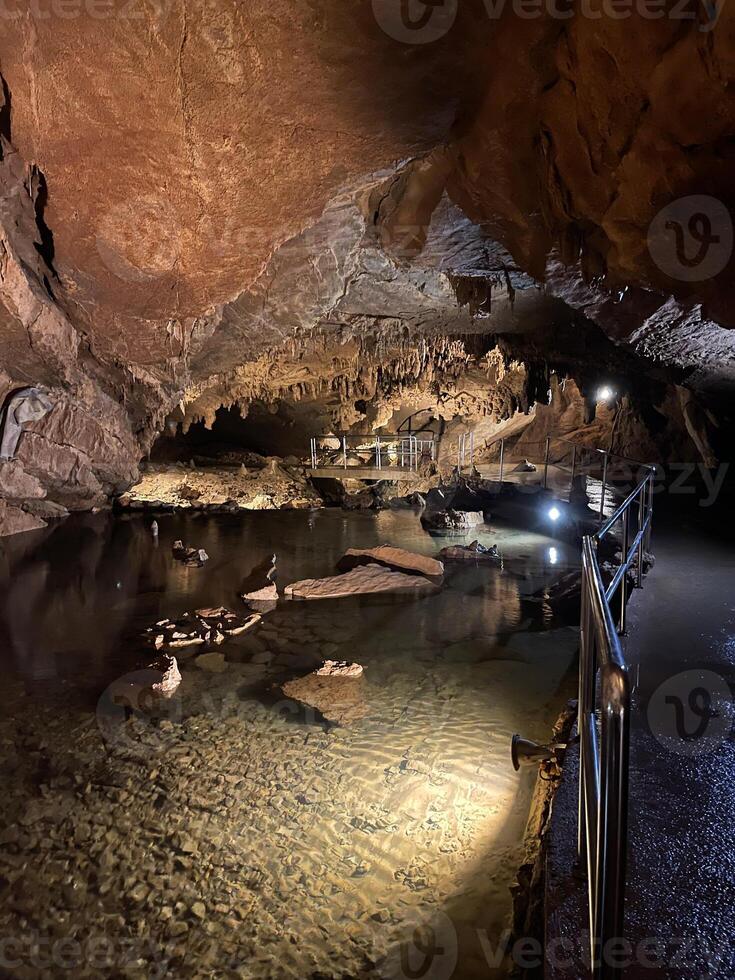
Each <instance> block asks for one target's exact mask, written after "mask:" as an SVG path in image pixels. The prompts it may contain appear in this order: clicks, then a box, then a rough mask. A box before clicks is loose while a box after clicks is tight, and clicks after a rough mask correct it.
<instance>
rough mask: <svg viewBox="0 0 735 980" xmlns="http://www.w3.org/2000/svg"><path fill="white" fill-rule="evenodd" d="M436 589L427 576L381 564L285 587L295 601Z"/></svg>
mask: <svg viewBox="0 0 735 980" xmlns="http://www.w3.org/2000/svg"><path fill="white" fill-rule="evenodd" d="M436 588H437V587H436V585H434V584H433V583H432V582H430V581H429V580H428V579H427V578H424V576H420V575H406V574H405V573H404V572H394V571H391V570H390V569H388V568H384V567H383V566H382V565H361V566H360V567H359V568H355V569H353V570H352V571H351V572H346V573H345V574H344V575H334V576H331V577H330V578H322V579H313V578H309V579H304V580H303V581H301V582H294V583H293V584H292V585H287V586H286V589H285V594H286V595H287V596H290V597H291V598H293V599H341V598H345V597H347V596H354V595H371V594H379V593H415V594H426V593H428V592H434V591H435V590H436Z"/></svg>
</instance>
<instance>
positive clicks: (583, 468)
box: [457, 431, 649, 520]
mask: <svg viewBox="0 0 735 980" xmlns="http://www.w3.org/2000/svg"><path fill="white" fill-rule="evenodd" d="M506 442H507V440H506V438H505V437H503V438H500V439H496V440H494V441H492V442H489V443H487V444H486V445H485V446H484V447H483V455H484V454H486V453H487V452H488V451H491V452H492V450H493V449H494V447H495V446H498V447H499V466H500V469H499V473H498V475H497V480H498V482H499V483H503V481H504V479H505V477H506V476H507V473H506V464H507V462H508V456H509V452H508V448H507V445H506ZM533 445H534V443H531V444H529V443H525V444H524V452H526V453H528V452H529V450H530V448H531V447H532V446H533ZM535 445H536V446H537V447H538V449H539V450H540V451H539V452H537V453H534V452H530V456H529V457H528V461H529V462H532V463H534V465H537V466H538V467H543V479H542V481H541V485H542V486H543V488H544V490H548V489H549V471H550V469H551V468H552V467H553V468H554V469H555V470H557V471H562V472H564V473H568V474H569V484H570V487H573V486H574V481H575V479H576V478H577V477H579V476H590V477H592V476H593V475H594V474H597V476H596V478H598V479H599V480H600V503H599V515H600V520H602V519H603V518H604V516H605V503H606V500H607V495H608V491H612V490H613V489H614V488H615V484H616V483H619V482H626V481H627V480H628V479H629V478H630V477H633V478H634V479H636V481H637V479H638V472H639V471H640V470H644V471H647V470H648V469H649V467H648V464H646V463H641V462H639V461H638V460H634V459H630V458H629V457H627V456H621V455H620V454H619V453H613V452H611V451H610V450H607V449H597V448H595V447H593V446H582V445H580V444H579V443H577V442H574V441H573V440H571V439H565V438H564V437H562V436H548V437H547V438H546V439H540V440H538V442H537V443H535ZM557 445H559V446H562V447H563V449H562V452H561V453H554V452H553V451H552V450H553V447H556V446H557ZM476 453H477V450H476V445H475V433H474V432H471V431H470V432H464V433H462V434H461V435H460V437H459V441H458V444H457V464H458V466H459V471H460V473H461V472H462V470H463V469H465V468H467V467H468V466H469V467H470V468H472V467H474V466H475V457H476ZM531 457H535V459H534V458H531ZM621 464H622V467H623V468H625V473H624V474H621V473H620V469H621ZM479 465H482V463H480V464H479ZM631 467H632V468H634V469H635V474H634V473H633V472H632V471H631ZM616 473H617V475H618V477H619V478H620V479H617V480H616ZM557 483H558V480H557Z"/></svg>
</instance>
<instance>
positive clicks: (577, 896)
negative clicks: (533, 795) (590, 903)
mask: <svg viewBox="0 0 735 980" xmlns="http://www.w3.org/2000/svg"><path fill="white" fill-rule="evenodd" d="M672 504H675V505H676V506H672ZM684 505H685V506H683V507H682V506H681V498H679V500H678V501H672V500H670V499H668V500H667V499H664V500H663V501H660V502H657V505H656V508H657V509H656V510H655V512H654V541H653V550H654V552H655V555H656V565H655V567H654V569H653V570H652V571H651V572H650V573H649V575H648V576H647V578H646V580H645V585H644V588H643V589H642V590H641V591H635V592H634V593H633V596H632V598H631V601H630V605H629V616H628V635H627V637H626V639H625V641H624V649H625V656H626V660H627V661H628V664H629V669H630V674H631V681H632V685H633V716H632V726H631V785H630V808H629V820H630V860H629V873H628V891H627V908H626V923H625V935H626V939H627V940H628V941H629V942H630V943H631V945H632V954H631V955H628V952H627V950H626V951H625V956H626V959H625V962H626V964H627V965H626V968H625V970H624V971H623V973H622V976H623V978H624V980H654V978H655V980H658V978H666V980H699V978H702V980H705V978H706V980H733V978H734V977H735V740H734V736H733V723H734V720H735V709H734V708H733V699H734V696H735V532H734V531H733V529H732V527H731V523H730V515H731V514H732V513H733V512H735V510H734V509H733V507H732V505H731V504H726V503H725V502H724V501H723V504H722V505H721V507H720V508H719V512H718V513H717V514H716V513H715V512H714V510H712V509H710V510H707V509H701V508H699V507H698V505H697V502H696V500H691V503H688V502H687V501H686V500H684ZM690 699H691V700H690ZM577 761H578V760H577V752H576V747H573V748H572V749H570V751H569V753H568V755H567V764H566V766H565V769H566V772H565V779H564V782H563V784H562V786H561V788H560V790H559V793H558V795H557V798H556V800H555V803H554V820H553V826H552V834H551V837H550V842H549V859H548V863H547V872H548V873H547V906H546V908H547V956H548V954H549V949H551V948H552V946H553V944H554V943H556V944H562V945H561V947H559V946H558V945H557V946H556V949H561V951H562V952H561V954H560V955H559V956H557V957H556V959H555V961H554V962H553V963H552V962H549V961H548V960H547V969H546V974H545V976H546V978H547V980H580V977H585V976H587V975H588V974H587V973H586V972H585V968H584V966H583V964H582V960H581V957H580V953H579V951H580V950H584V948H585V938H584V935H583V933H584V931H585V930H586V929H587V923H586V915H587V909H586V886H584V885H583V883H582V881H581V879H580V877H579V876H578V875H577V874H575V868H574V861H575V856H576V855H575V850H576V849H575V837H576V817H577V814H576V779H577ZM567 948H569V949H574V950H575V954H574V955H573V956H572V958H571V960H570V959H569V957H567V956H566V955H565V952H566V950H567Z"/></svg>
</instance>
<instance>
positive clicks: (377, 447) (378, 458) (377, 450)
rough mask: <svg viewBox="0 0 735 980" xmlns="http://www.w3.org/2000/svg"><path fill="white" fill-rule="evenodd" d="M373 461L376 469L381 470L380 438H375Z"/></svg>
mask: <svg viewBox="0 0 735 980" xmlns="http://www.w3.org/2000/svg"><path fill="white" fill-rule="evenodd" d="M375 459H376V461H377V464H378V469H379V470H382V469H383V460H382V457H381V453H380V436H376V437H375Z"/></svg>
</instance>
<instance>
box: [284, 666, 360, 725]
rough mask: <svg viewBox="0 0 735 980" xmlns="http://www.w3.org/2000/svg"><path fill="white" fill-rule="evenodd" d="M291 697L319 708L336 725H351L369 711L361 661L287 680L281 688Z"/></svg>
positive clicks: (330, 667) (328, 667) (322, 668)
mask: <svg viewBox="0 0 735 980" xmlns="http://www.w3.org/2000/svg"><path fill="white" fill-rule="evenodd" d="M281 690H282V691H283V693H284V694H285V695H286V697H288V698H292V699H293V700H294V701H300V702H301V704H305V705H307V706H308V707H310V708H316V710H317V711H318V712H319V713H320V714H321V715H322V717H324V718H326V720H327V721H331V722H333V723H334V724H336V725H349V724H351V723H352V722H355V721H359V720H360V719H361V718H364V717H365V715H366V714H367V713H368V705H367V702H366V700H365V685H364V678H363V671H362V667H361V666H360V665H359V664H335V663H333V662H332V661H327V662H326V663H325V664H324V666H323V667H321V668H320V669H319V670H317V671H315V672H314V673H313V674H308V675H307V676H306V677H300V678H298V679H297V680H292V681H287V682H286V683H285V684H284V685H283V686H282V688H281Z"/></svg>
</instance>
